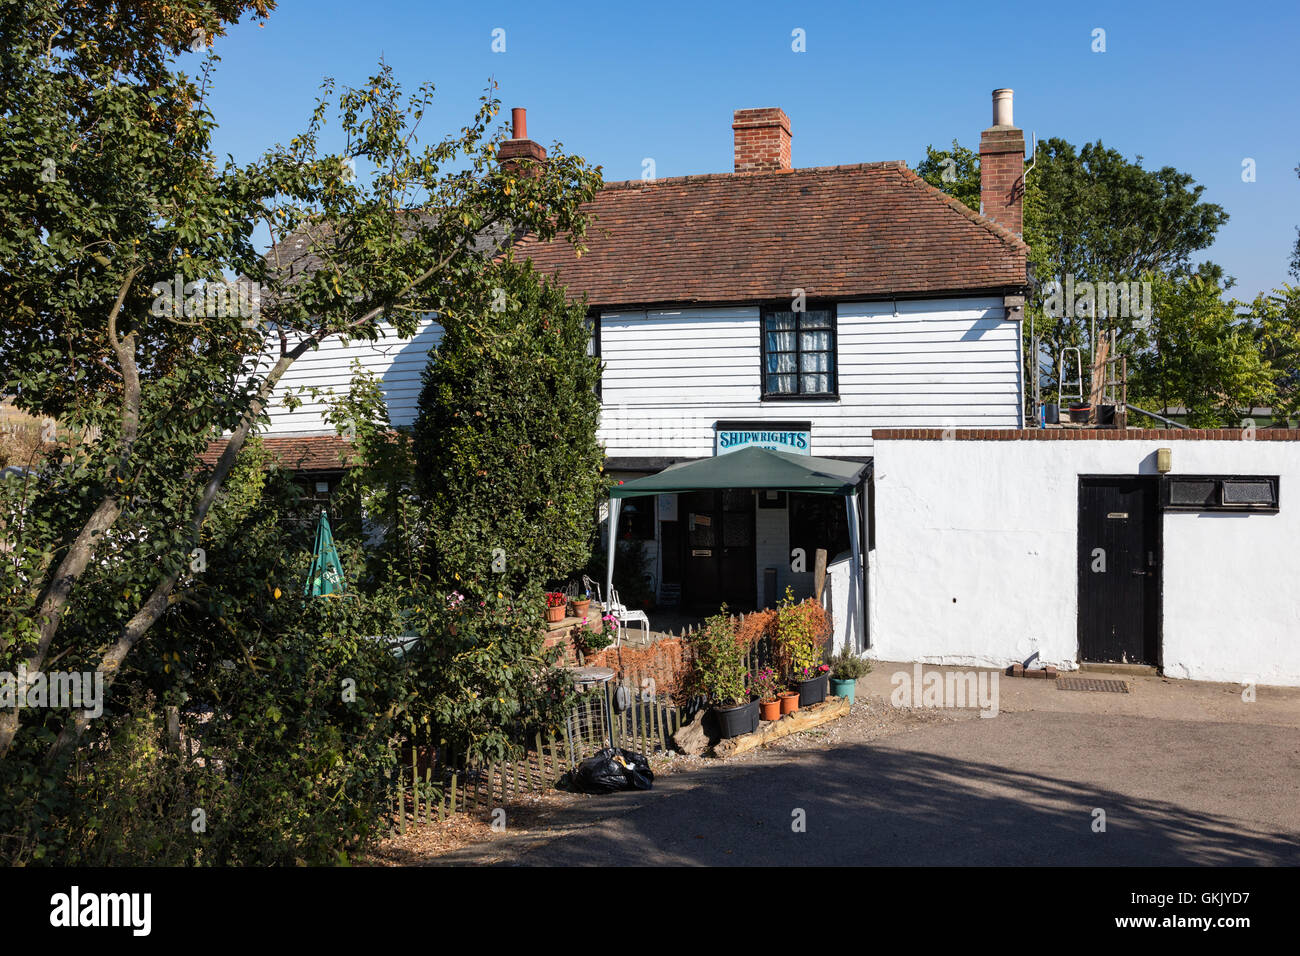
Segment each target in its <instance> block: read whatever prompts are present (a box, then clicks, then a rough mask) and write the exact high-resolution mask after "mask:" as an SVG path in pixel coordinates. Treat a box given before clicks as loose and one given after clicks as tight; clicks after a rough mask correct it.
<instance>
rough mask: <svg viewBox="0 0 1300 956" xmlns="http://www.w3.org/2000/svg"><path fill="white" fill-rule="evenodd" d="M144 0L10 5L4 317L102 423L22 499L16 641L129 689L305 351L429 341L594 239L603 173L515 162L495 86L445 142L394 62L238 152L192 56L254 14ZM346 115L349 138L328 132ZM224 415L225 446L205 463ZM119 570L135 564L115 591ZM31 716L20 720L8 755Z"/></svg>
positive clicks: (33, 407) (12, 598)
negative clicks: (246, 156)
mask: <svg viewBox="0 0 1300 956" xmlns="http://www.w3.org/2000/svg"><path fill="white" fill-rule="evenodd" d="M140 6H141V10H142V11H143V12H142V13H141V14H140V16H138V17H135V18H133V19H132V18H130V17H127V16H126V13H125V12H124V11H122V10H120V9H119V8H118V5H115V4H110V3H106V2H105V3H98V2H97V3H92V4H82V3H73V2H65V3H55V2H50V0H45V2H40V0H26V2H18V3H13V4H9V5H8V6H6V8H5V11H4V15H5V17H6V20H5V30H4V35H5V36H6V41H7V43H8V47H7V50H6V55H5V57H4V58H3V62H2V63H0V70H3V82H0V310H3V311H4V313H5V314H6V316H7V317H11V319H12V320H11V321H9V322H8V323H7V324H6V325H5V327H4V329H3V332H0V361H3V368H4V372H5V379H6V381H7V383H8V387H9V388H10V389H11V390H13V391H15V392H17V394H18V404H19V405H20V406H21V407H22V408H23V409H24V410H27V411H30V412H32V413H34V414H39V415H55V416H58V417H59V418H60V419H61V420H62V422H63V423H65V424H68V425H70V426H71V434H74V435H75V434H82V435H96V434H97V435H98V438H97V439H96V440H93V441H84V442H82V441H77V440H75V439H73V438H68V439H66V440H65V444H64V446H63V448H62V462H61V464H60V466H59V467H57V468H51V469H49V470H48V471H47V473H45V474H44V475H43V476H42V478H41V480H40V481H34V482H30V483H27V484H26V485H25V486H24V492H25V494H26V497H24V498H23V499H22V500H21V501H20V502H17V503H16V505H15V507H18V508H20V509H21V511H22V512H23V514H24V521H23V523H22V524H21V526H20V527H18V526H11V527H10V528H9V529H8V531H7V537H8V538H9V539H10V540H9V541H7V543H8V544H11V546H12V549H13V550H12V551H11V552H10V553H11V554H12V555H14V556H15V559H14V561H12V562H9V563H7V564H6V570H5V572H4V573H5V574H6V580H5V582H4V583H5V584H6V585H8V586H9V587H8V588H7V590H6V595H7V603H6V606H5V612H6V616H5V618H4V621H3V622H2V626H3V630H2V631H0V657H2V658H3V663H5V664H6V665H9V667H8V669H10V670H15V669H16V665H17V664H19V663H21V664H23V665H25V666H26V667H27V668H28V670H29V671H32V670H38V669H40V668H41V667H42V665H44V664H45V662H46V661H48V660H51V659H55V658H57V659H59V660H61V661H63V662H64V666H71V665H74V664H79V665H84V666H86V667H88V668H90V669H94V670H97V671H98V672H100V673H102V674H103V675H104V676H105V680H106V682H107V683H109V684H110V685H111V684H112V683H114V682H115V681H116V680H117V679H118V678H119V677H120V675H121V674H123V673H124V672H125V671H124V665H125V664H126V662H127V660H128V656H129V655H130V653H131V651H132V649H133V648H135V647H136V645H137V644H138V643H139V642H140V641H141V640H142V639H143V638H144V636H145V635H146V634H147V633H148V632H149V631H150V629H151V628H152V627H153V626H154V625H155V624H157V622H158V621H159V620H160V619H162V618H163V616H164V615H165V614H166V613H167V611H168V609H169V608H170V607H171V606H172V605H173V603H174V601H175V600H176V599H177V597H178V590H177V589H178V586H179V585H180V582H181V581H182V580H183V578H184V577H185V575H186V574H188V573H189V568H190V566H191V561H192V560H193V553H194V549H195V548H196V547H198V546H199V542H200V540H201V539H202V535H203V529H204V525H205V522H206V521H207V519H208V516H209V514H210V512H211V509H212V508H213V506H214V504H215V502H216V501H217V499H218V496H219V493H220V490H221V488H222V487H223V485H224V483H225V481H226V479H227V477H228V476H229V474H230V472H231V470H232V469H233V468H234V465H235V462H236V460H237V458H238V455H239V452H240V450H241V449H242V447H243V446H244V444H245V442H246V441H247V438H248V436H249V435H250V434H251V432H252V431H253V429H254V428H255V427H256V425H257V424H258V423H259V422H260V421H261V420H263V417H264V409H265V406H266V405H267V403H268V402H269V401H270V399H271V397H272V395H273V394H274V392H275V389H276V388H277V387H278V384H279V382H280V380H281V378H282V377H283V375H284V373H285V371H286V370H287V369H288V368H289V367H290V366H291V364H292V363H293V362H294V361H295V360H296V359H297V358H299V357H300V356H301V355H303V354H305V353H306V352H307V351H309V350H312V349H316V348H318V347H319V346H320V344H321V343H322V342H323V341H325V340H326V339H328V338H330V337H334V336H338V337H345V338H354V339H355V338H364V339H373V338H375V337H377V336H378V335H379V334H380V333H379V329H380V324H381V322H382V321H384V320H387V321H388V322H391V323H392V325H394V326H395V327H396V328H397V329H398V331H399V332H400V333H403V334H409V333H410V332H411V331H413V329H414V327H415V324H416V322H417V321H418V317H419V316H420V315H423V314H425V313H428V312H434V311H438V312H447V313H450V314H455V313H456V312H457V311H459V309H460V307H461V303H462V301H463V298H464V292H463V290H464V289H466V288H469V289H471V290H473V289H475V286H476V277H479V276H481V275H482V274H483V273H484V272H486V271H488V270H490V269H494V268H495V265H494V259H495V257H496V256H497V254H498V253H499V251H500V248H501V246H502V245H503V244H504V243H505V242H506V240H507V239H508V237H510V236H513V235H517V234H519V233H521V232H532V233H535V234H537V235H539V236H541V237H542V238H549V237H552V236H554V235H556V234H558V233H559V232H565V233H568V234H570V235H572V236H574V238H575V239H576V240H577V241H578V242H579V243H581V239H582V236H583V234H584V231H585V217H584V214H583V213H582V211H581V210H582V204H583V203H584V202H585V201H586V200H587V199H589V198H590V196H591V195H592V193H593V191H594V189H595V188H596V187H597V185H598V183H599V173H598V171H595V170H591V169H589V168H588V167H587V166H586V164H585V163H584V162H583V161H582V160H581V159H580V158H577V157H572V156H567V155H565V154H563V153H562V152H560V151H558V150H557V151H554V152H553V154H552V156H551V158H550V160H549V161H548V162H547V163H546V164H544V165H538V164H527V165H528V168H523V169H521V168H519V167H512V168H509V169H507V168H503V167H501V166H500V165H499V164H498V163H497V162H496V159H495V155H496V147H497V144H498V143H499V142H500V140H501V138H502V137H503V135H504V130H502V129H500V128H499V126H497V125H496V124H495V122H494V118H495V117H496V116H497V114H498V112H499V104H498V103H497V101H496V100H495V99H494V98H492V97H491V96H490V95H485V96H484V97H483V99H482V101H481V103H480V106H479V108H478V110H477V111H476V113H475V114H474V116H473V117H472V118H471V120H470V122H469V123H468V124H467V125H466V126H465V127H464V129H462V130H461V131H460V132H459V133H456V134H454V135H451V136H448V137H446V138H444V139H442V140H440V141H435V142H432V143H423V142H422V141H421V140H420V139H419V137H418V136H417V132H418V129H419V127H420V125H421V122H422V120H423V118H424V115H425V112H426V110H427V109H428V107H429V105H430V103H431V101H432V98H433V90H432V87H430V86H424V87H421V88H420V89H419V90H418V91H417V92H416V93H415V94H413V95H411V96H409V97H408V96H407V95H405V94H404V93H403V92H402V90H401V87H400V85H399V84H398V83H397V81H396V80H395V79H394V77H393V75H392V73H391V71H390V70H389V69H388V68H387V67H386V66H382V65H381V68H380V70H379V72H378V73H377V74H376V75H375V76H373V77H371V78H370V79H369V80H367V81H366V82H365V84H364V85H362V86H360V87H358V88H356V89H344V90H342V91H341V92H340V93H339V94H338V96H337V98H335V96H334V88H333V84H332V83H329V82H327V83H326V85H325V88H324V92H323V94H322V96H321V99H320V101H319V102H318V104H317V107H316V109H315V111H314V113H313V115H312V117H311V120H310V122H309V123H308V124H307V127H306V130H305V131H304V132H303V133H302V134H301V135H299V136H297V137H295V138H294V139H293V140H291V141H290V143H289V144H288V145H287V146H278V147H275V148H274V149H272V150H270V151H269V152H268V153H267V154H266V156H265V157H264V158H262V159H261V160H259V161H258V162H255V163H253V164H251V165H249V166H247V167H238V166H235V165H234V164H232V163H227V164H225V165H219V164H218V163H217V161H216V159H215V157H214V156H213V154H212V152H211V150H210V147H209V143H210V134H211V130H212V123H213V121H212V117H211V115H210V113H209V112H208V110H207V108H206V105H205V100H204V97H205V95H206V90H207V87H208V84H209V83H210V81H211V76H212V67H213V64H214V63H215V56H214V54H212V53H211V50H209V51H208V58H207V61H206V65H205V67H204V71H203V73H202V75H201V77H200V78H199V79H191V78H188V77H186V76H184V75H183V74H181V73H180V72H179V71H178V70H177V69H176V68H175V60H176V57H177V55H178V54H180V53H182V52H184V51H186V50H189V49H192V41H191V44H190V45H187V44H186V43H185V38H186V37H189V36H191V35H192V30H193V29H198V27H193V24H195V23H209V24H211V25H213V27H214V29H213V30H211V31H209V32H208V33H207V34H206V35H207V36H212V35H216V34H217V33H219V29H218V28H219V27H220V24H221V22H228V21H221V20H220V18H221V17H223V16H224V17H227V18H230V17H235V16H237V15H238V14H239V13H240V12H241V11H243V10H244V9H245V8H246V5H241V4H236V3H221V4H211V3H205V2H202V0H189V2H180V3H175V4H142V5H140ZM267 6H268V5H265V4H252V5H251V7H252V8H253V9H254V11H255V12H257V13H259V14H260V13H263V12H265V8H266V7H267ZM127 20H129V21H130V22H129V24H128V26H127V28H126V29H127V35H128V36H129V37H130V38H131V43H130V45H129V46H127V47H124V46H122V45H121V44H120V43H119V42H118V40H119V39H120V36H119V34H120V31H121V29H122V26H123V24H124V23H126V22H127ZM142 31H143V32H142ZM51 50H53V51H54V52H53V54H52V53H51ZM335 99H337V103H335ZM335 107H336V109H335ZM334 111H336V112H337V114H338V117H339V129H340V132H341V141H342V144H343V145H342V148H341V150H340V151H338V152H331V151H328V150H325V149H324V148H322V147H321V145H320V142H319V136H320V130H321V127H322V125H323V124H324V122H325V118H326V116H327V115H329V114H330V113H331V112H334ZM354 167H355V170H356V172H355V173H354V171H353V170H354ZM50 170H53V172H52V174H51V173H50ZM259 223H261V224H265V225H266V226H267V227H268V228H269V229H270V231H271V235H272V238H273V240H275V244H274V246H273V248H272V252H271V254H270V255H269V256H267V257H265V258H263V257H260V256H257V255H255V254H254V250H253V246H252V241H251V237H252V235H253V230H254V228H255V227H256V226H257V225H258V224H259ZM228 274H242V275H243V276H245V277H246V278H247V279H248V280H249V282H251V283H252V285H253V286H254V287H255V288H256V289H258V291H259V296H258V298H256V299H252V302H253V303H254V304H255V308H254V309H252V314H251V315H250V314H248V313H249V311H250V310H248V309H232V308H228V307H226V306H224V305H222V304H221V302H222V301H223V300H222V299H220V297H219V296H217V295H215V294H213V295H209V290H212V292H213V293H216V292H218V291H220V289H219V284H220V283H221V282H222V280H223V277H224V276H226V275H228ZM177 276H179V279H176V278H175V277H177ZM176 282H179V283H180V286H181V288H179V289H176V288H175V287H174V286H175V283H176ZM250 298H251V297H250ZM214 303H215V304H214ZM263 343H265V345H266V349H267V350H266V352H265V353H263V356H262V361H261V362H260V363H257V364H253V363H250V362H249V361H248V360H247V359H246V358H245V356H247V355H248V354H249V353H250V352H256V351H257V350H258V348H259V346H260V345H262V344H263ZM223 431H224V432H228V433H229V435H230V438H229V441H228V442H227V444H226V447H225V450H224V453H223V454H222V455H221V457H220V459H219V460H218V461H217V463H216V465H215V466H214V467H213V468H212V469H210V470H208V471H206V472H200V471H197V470H196V469H195V468H194V467H193V466H192V463H193V462H194V461H195V460H196V458H197V456H198V453H199V452H200V451H201V450H202V449H203V448H204V447H205V445H206V443H207V442H208V441H209V440H210V439H212V438H215V437H217V436H218V435H219V434H221V433H222V432H223ZM110 558H111V562H110V560H109V559H110ZM109 564H111V566H112V567H113V568H114V569H115V570H114V573H115V574H118V575H119V578H118V579H114V580H113V581H112V585H111V589H108V590H105V588H106V587H107V586H108V580H109V579H108V578H107V577H106V576H105V573H104V568H106V567H108V566H109ZM83 583H85V584H87V585H91V584H93V588H89V590H90V592H91V593H87V594H83V593H82V592H83V590H86V589H84V588H83ZM119 584H120V585H121V586H120V587H119V586H118V585H119ZM78 614H82V615H85V617H84V618H82V619H81V620H77V619H76V617H77V615H78ZM69 621H71V625H72V626H70V627H68V628H67V633H66V635H62V633H61V632H62V630H63V628H64V626H65V624H67V623H68V622H69ZM22 717H23V715H21V714H20V713H18V712H14V711H5V712H4V713H2V714H0V757H4V756H6V755H7V754H8V753H9V751H10V748H11V747H12V746H13V745H14V742H15V739H16V737H17V734H18V732H19V728H20V726H21V721H22ZM86 727H87V721H86V719H85V718H84V717H82V716H76V717H74V718H72V719H68V720H66V721H64V722H63V723H62V725H61V726H60V725H59V724H58V722H57V721H53V722H51V721H42V722H40V728H39V733H38V732H37V730H38V728H37V727H35V726H34V727H33V734H34V736H33V737H32V741H31V742H32V744H33V746H36V747H38V748H39V747H45V748H47V749H48V750H49V752H50V753H51V754H54V755H57V754H58V753H59V752H60V751H62V750H64V749H65V748H66V747H67V746H68V744H70V743H72V742H74V741H75V740H77V739H78V738H79V737H80V735H81V734H82V733H83V732H84V731H85V729H86ZM56 730H57V733H56V735H55V737H54V739H53V741H52V742H51V741H50V740H48V739H46V737H45V736H44V735H45V734H48V733H50V732H52V731H56Z"/></svg>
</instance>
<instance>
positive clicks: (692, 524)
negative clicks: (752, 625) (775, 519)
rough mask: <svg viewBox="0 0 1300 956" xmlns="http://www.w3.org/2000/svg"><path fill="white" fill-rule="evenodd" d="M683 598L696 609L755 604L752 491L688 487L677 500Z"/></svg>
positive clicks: (744, 608) (741, 607) (739, 607)
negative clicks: (681, 527)
mask: <svg viewBox="0 0 1300 956" xmlns="http://www.w3.org/2000/svg"><path fill="white" fill-rule="evenodd" d="M679 520H681V521H683V522H684V523H685V528H684V529H683V530H684V532H685V533H684V534H682V536H681V538H682V601H683V603H685V604H687V605H689V606H691V607H692V608H694V609H696V610H707V611H716V610H717V609H718V607H719V605H721V604H723V603H724V602H725V603H726V605H727V607H728V608H729V609H731V610H734V611H749V610H752V609H753V608H754V602H755V599H756V595H757V590H758V584H757V579H756V577H755V572H754V493H753V492H752V491H750V490H748V489H727V490H726V491H692V492H689V493H687V494H683V495H682V496H681V498H680V499H679Z"/></svg>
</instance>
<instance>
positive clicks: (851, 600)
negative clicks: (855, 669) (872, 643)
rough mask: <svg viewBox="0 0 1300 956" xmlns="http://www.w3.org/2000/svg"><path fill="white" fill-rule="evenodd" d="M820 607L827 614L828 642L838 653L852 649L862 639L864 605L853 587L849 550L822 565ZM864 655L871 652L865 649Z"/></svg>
mask: <svg viewBox="0 0 1300 956" xmlns="http://www.w3.org/2000/svg"><path fill="white" fill-rule="evenodd" d="M822 607H824V608H826V610H828V611H830V614H831V638H832V641H833V644H832V646H833V647H834V648H835V651H836V652H837V653H838V652H839V651H841V650H844V649H846V648H847V649H849V650H853V649H854V648H857V647H858V646H859V645H860V644H865V643H866V642H865V641H862V640H859V637H858V635H860V634H861V633H862V627H863V616H864V608H863V607H862V600H861V596H860V595H859V594H858V593H857V591H856V589H855V588H854V587H853V554H852V552H850V551H846V552H844V553H843V554H841V555H837V556H836V557H835V559H834V560H833V561H831V562H829V563H828V564H827V565H826V585H825V587H824V588H823V589H822ZM863 656H866V657H870V656H872V654H871V651H870V650H869V649H868V650H867V652H866V653H865V655H863Z"/></svg>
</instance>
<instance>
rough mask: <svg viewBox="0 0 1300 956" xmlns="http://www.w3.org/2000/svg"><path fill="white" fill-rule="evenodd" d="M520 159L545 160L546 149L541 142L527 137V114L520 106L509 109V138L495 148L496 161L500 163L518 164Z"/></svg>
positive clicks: (542, 161)
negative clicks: (535, 141)
mask: <svg viewBox="0 0 1300 956" xmlns="http://www.w3.org/2000/svg"><path fill="white" fill-rule="evenodd" d="M520 160H532V161H533V162H536V163H544V162H546V149H545V147H543V146H542V144H541V143H534V142H533V141H532V140H531V139H529V138H528V115H527V111H526V110H525V109H524V108H523V107H522V106H516V107H515V108H514V109H512V110H511V111H510V138H509V139H508V140H506V141H505V142H504V143H502V144H501V148H500V149H498V150H497V161H498V162H499V163H501V164H502V165H506V164H512V165H514V166H516V167H518V166H520V165H521V163H520Z"/></svg>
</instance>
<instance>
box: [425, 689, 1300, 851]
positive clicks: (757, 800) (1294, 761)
mask: <svg viewBox="0 0 1300 956" xmlns="http://www.w3.org/2000/svg"><path fill="white" fill-rule="evenodd" d="M1298 787H1300V732H1298V731H1297V730H1295V729H1294V728H1291V727H1279V726H1276V725H1272V724H1251V723H1241V722H1237V723H1230V722H1213V721H1205V720H1197V721H1183V720H1168V719H1155V718H1148V717H1135V716H1128V715H1116V714H1093V713H1059V712H1050V711H1027V712H1015V713H1002V714H1000V715H999V716H997V717H996V718H992V719H978V718H975V717H973V716H968V717H967V718H966V719H958V720H953V721H947V722H942V723H929V724H926V725H924V726H921V727H919V728H917V729H914V730H912V731H911V732H904V733H898V734H895V735H893V736H890V737H886V738H883V739H879V740H875V741H871V742H864V743H851V742H845V743H843V744H841V745H839V746H837V747H835V748H833V749H828V750H821V751H811V752H803V753H793V754H789V755H778V756H776V757H774V758H773V759H771V760H767V761H764V762H761V763H753V764H748V765H743V766H726V765H720V766H716V767H708V768H706V769H701V770H697V771H692V772H689V773H683V774H673V775H670V776H666V777H661V778H660V780H658V781H656V787H655V789H654V790H653V791H651V792H649V793H644V794H615V795H612V796H609V797H601V798H593V799H590V800H587V801H584V802H583V803H582V804H581V805H579V806H575V807H573V808H571V809H567V810H565V811H564V812H563V814H562V815H561V819H559V820H556V821H555V822H554V825H553V826H552V828H551V830H550V831H548V832H545V833H535V834H530V835H529V836H528V837H526V838H522V837H521V838H519V839H515V840H511V839H505V840H502V841H499V842H496V843H493V844H492V845H491V846H489V847H470V848H467V849H466V850H463V851H460V852H456V853H452V854H450V855H448V856H446V857H443V858H440V859H438V860H437V861H436V863H438V864H443V865H446V864H465V863H488V862H497V863H504V864H514V865H525V866H527V865H552V866H554V865H587V866H627V865H639V864H650V865H724V866H725V865H733V866H734V865H782V864H799V865H808V864H818V865H904V866H909V865H910V866H930V865H944V864H948V865H953V864H956V865H962V864H977V865H1026V864H1031V865H1032V864H1066V865H1071V864H1075V865H1077V864H1082V865H1096V864H1106V865H1124V866H1151V865H1175V864H1182V865H1187V864H1190V865H1225V864H1227V865H1253V864H1290V865H1297V864H1300V792H1298ZM1095 810H1102V811H1104V813H1105V831H1104V832H1095V830H1094V827H1095V826H1096V825H1097V823H1096V821H1098V820H1099V819H1100V818H1099V816H1098V815H1096V814H1095V813H1094V811H1095ZM800 811H802V813H800ZM799 819H802V820H803V821H804V823H805V827H804V832H795V827H794V824H796V823H797V822H798V820H799Z"/></svg>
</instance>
